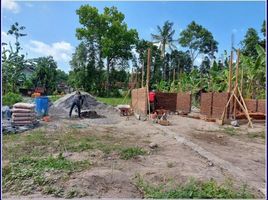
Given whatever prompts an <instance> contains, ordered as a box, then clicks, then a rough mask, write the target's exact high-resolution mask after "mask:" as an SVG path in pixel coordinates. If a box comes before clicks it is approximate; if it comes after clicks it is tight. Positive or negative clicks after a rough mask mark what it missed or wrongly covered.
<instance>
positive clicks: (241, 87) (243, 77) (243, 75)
mask: <svg viewBox="0 0 268 200" xmlns="http://www.w3.org/2000/svg"><path fill="white" fill-rule="evenodd" d="M243 72H244V70H243V68H242V69H241V82H240V84H241V86H240V88H241V96H242V94H243V78H244V77H243V76H244V74H243Z"/></svg>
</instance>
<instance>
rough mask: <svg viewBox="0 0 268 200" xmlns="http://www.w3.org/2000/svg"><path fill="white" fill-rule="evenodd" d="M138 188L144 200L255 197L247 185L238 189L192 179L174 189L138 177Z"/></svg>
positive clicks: (228, 184) (229, 183) (214, 182)
mask: <svg viewBox="0 0 268 200" xmlns="http://www.w3.org/2000/svg"><path fill="white" fill-rule="evenodd" d="M136 186H137V187H138V188H139V189H140V190H141V191H143V193H144V198H153V199H181V198H187V199H192V198H198V199H211V198H215V199H233V198H241V199H244V198H253V197H254V196H253V195H252V194H251V193H250V192H249V191H248V190H247V187H246V185H244V186H243V187H241V188H239V189H237V188H234V186H233V184H232V183H231V182H228V183H225V184H222V185H219V184H217V182H216V181H214V180H209V181H205V182H201V181H196V180H195V179H190V180H189V181H188V182H187V183H186V184H183V185H175V186H174V185H173V186H172V187H168V188H167V186H164V185H160V186H155V185H150V184H149V183H148V182H145V181H144V180H142V179H141V177H140V176H139V177H138V180H137V182H136Z"/></svg>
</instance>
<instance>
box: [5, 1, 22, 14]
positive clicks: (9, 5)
mask: <svg viewBox="0 0 268 200" xmlns="http://www.w3.org/2000/svg"><path fill="white" fill-rule="evenodd" d="M2 8H3V9H5V10H9V11H11V12H13V13H18V12H19V11H20V7H19V5H18V4H17V3H16V2H15V1H14V0H3V1H2Z"/></svg>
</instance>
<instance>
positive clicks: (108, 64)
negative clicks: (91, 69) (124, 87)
mask: <svg viewBox="0 0 268 200" xmlns="http://www.w3.org/2000/svg"><path fill="white" fill-rule="evenodd" d="M110 63H111V60H110V58H107V85H106V92H107V94H108V95H109V91H110Z"/></svg>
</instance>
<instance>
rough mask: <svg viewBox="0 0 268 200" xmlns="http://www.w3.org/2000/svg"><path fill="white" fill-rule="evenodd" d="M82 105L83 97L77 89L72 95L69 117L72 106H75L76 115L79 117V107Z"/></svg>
mask: <svg viewBox="0 0 268 200" xmlns="http://www.w3.org/2000/svg"><path fill="white" fill-rule="evenodd" d="M82 105H83V98H82V95H81V93H80V92H79V91H77V92H76V94H75V95H74V99H73V103H72V106H71V109H70V113H69V117H70V118H71V116H72V112H73V109H74V107H75V106H76V107H77V110H78V117H79V118H81V107H82Z"/></svg>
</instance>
